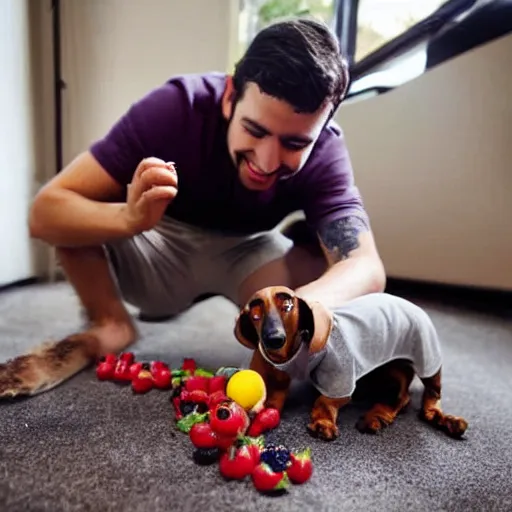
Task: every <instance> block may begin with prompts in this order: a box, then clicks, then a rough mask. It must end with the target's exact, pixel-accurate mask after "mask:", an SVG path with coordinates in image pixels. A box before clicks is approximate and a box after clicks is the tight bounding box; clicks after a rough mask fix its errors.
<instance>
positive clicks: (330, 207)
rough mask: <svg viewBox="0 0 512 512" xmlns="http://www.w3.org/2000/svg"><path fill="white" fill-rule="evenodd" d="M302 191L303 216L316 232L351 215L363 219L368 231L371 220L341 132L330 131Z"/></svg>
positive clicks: (322, 142) (318, 150)
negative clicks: (356, 181) (327, 224)
mask: <svg viewBox="0 0 512 512" xmlns="http://www.w3.org/2000/svg"><path fill="white" fill-rule="evenodd" d="M302 189H303V193H302V197H303V209H304V215H305V217H306V221H307V222H308V224H309V225H310V226H311V227H312V228H313V229H315V230H318V229H319V228H320V227H321V226H323V225H325V224H326V223H329V222H331V221H334V220H337V219H340V218H343V217H347V216H352V215H356V216H358V217H360V218H361V219H362V220H363V221H364V222H365V223H366V224H367V225H368V227H369V225H370V220H369V218H368V214H367V212H366V210H365V207H364V203H363V198H362V196H361V193H360V191H359V188H358V187H357V185H356V183H355V179H354V172H353V168H352V162H351V160H350V156H349V152H348V149H347V146H346V144H345V140H344V137H343V133H342V132H341V130H340V129H339V128H337V130H336V131H331V133H330V135H329V136H327V137H325V139H324V140H323V141H321V144H320V145H319V147H318V148H317V149H316V151H315V156H314V158H313V161H312V163H311V172H310V173H308V178H307V179H306V180H305V181H304V183H303V184H302Z"/></svg>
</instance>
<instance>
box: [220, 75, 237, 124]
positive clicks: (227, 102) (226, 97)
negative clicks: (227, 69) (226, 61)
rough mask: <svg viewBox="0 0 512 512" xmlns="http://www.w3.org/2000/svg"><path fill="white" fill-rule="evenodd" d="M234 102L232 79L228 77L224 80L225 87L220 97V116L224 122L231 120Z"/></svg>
mask: <svg viewBox="0 0 512 512" xmlns="http://www.w3.org/2000/svg"><path fill="white" fill-rule="evenodd" d="M234 100H235V88H234V86H233V77H232V76H228V77H227V79H226V87H225V89H224V94H223V95H222V115H223V116H224V118H225V119H226V120H229V119H231V116H232V115H233V108H234Z"/></svg>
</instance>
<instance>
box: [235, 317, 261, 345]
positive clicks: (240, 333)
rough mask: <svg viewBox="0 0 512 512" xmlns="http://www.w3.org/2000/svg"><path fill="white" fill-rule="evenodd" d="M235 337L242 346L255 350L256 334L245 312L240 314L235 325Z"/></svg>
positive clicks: (257, 339) (257, 338)
mask: <svg viewBox="0 0 512 512" xmlns="http://www.w3.org/2000/svg"><path fill="white" fill-rule="evenodd" d="M235 337H236V339H237V340H238V341H239V342H240V343H241V344H242V345H244V346H246V347H247V348H250V349H253V350H254V349H256V348H257V346H258V341H259V337H258V333H257V332H256V328H255V327H254V325H253V323H252V320H251V318H250V316H249V312H248V311H247V310H245V309H244V310H243V311H241V312H240V315H239V316H238V319H237V321H236V325H235Z"/></svg>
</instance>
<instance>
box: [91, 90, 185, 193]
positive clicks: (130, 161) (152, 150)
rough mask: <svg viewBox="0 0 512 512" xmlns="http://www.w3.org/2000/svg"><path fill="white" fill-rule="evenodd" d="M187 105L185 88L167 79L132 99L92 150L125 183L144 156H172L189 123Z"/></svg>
mask: <svg viewBox="0 0 512 512" xmlns="http://www.w3.org/2000/svg"><path fill="white" fill-rule="evenodd" d="M186 105H187V98H186V94H185V92H184V91H183V90H182V89H181V88H180V87H179V85H177V84H174V83H172V82H167V83H165V84H164V85H162V86H160V87H158V88H156V89H153V90H152V91H150V92H149V93H148V94H146V95H145V96H144V97H142V98H141V99H140V100H138V101H137V102H135V103H133V104H132V105H131V106H130V107H129V108H128V110H127V111H126V112H125V113H124V114H123V115H122V116H121V117H120V118H119V119H118V120H117V121H116V122H115V124H114V125H113V126H112V128H111V129H110V130H109V131H108V132H107V134H106V135H105V136H104V137H102V138H101V139H98V140H96V141H95V142H94V143H93V144H92V145H91V146H90V148H89V150H90V152H91V153H92V155H93V156H94V157H95V158H96V159H97V160H98V162H99V163H100V164H101V165H102V166H103V167H104V168H105V170H106V171H107V172H108V173H109V174H110V175H111V176H112V177H113V178H114V179H115V180H116V181H117V182H119V183H120V184H121V185H124V186H126V185H128V184H129V183H130V182H131V180H132V176H133V174H134V172H135V170H136V168H137V166H138V165H139V163H140V162H141V160H143V159H144V158H148V157H156V158H161V159H163V160H165V161H167V160H173V158H172V155H173V154H176V151H178V149H179V148H180V136H182V135H183V126H184V125H186V124H187V116H188V115H189V109H187V107H186Z"/></svg>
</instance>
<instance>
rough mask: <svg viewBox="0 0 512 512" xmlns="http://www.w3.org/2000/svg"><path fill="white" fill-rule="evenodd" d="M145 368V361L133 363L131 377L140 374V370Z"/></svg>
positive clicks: (133, 377)
mask: <svg viewBox="0 0 512 512" xmlns="http://www.w3.org/2000/svg"><path fill="white" fill-rule="evenodd" d="M142 368H143V363H140V362H138V363H133V364H132V365H130V379H131V380H133V379H135V378H136V377H137V375H139V373H140V371H141V370H142Z"/></svg>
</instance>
